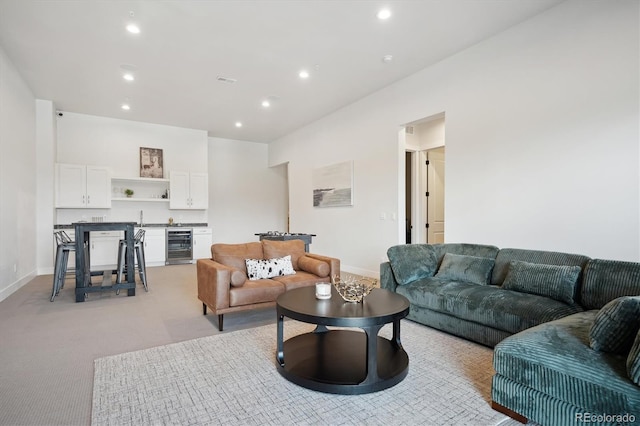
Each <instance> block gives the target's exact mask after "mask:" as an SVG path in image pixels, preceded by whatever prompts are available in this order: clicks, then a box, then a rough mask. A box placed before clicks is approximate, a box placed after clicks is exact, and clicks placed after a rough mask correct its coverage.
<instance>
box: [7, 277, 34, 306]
mask: <svg viewBox="0 0 640 426" xmlns="http://www.w3.org/2000/svg"><path fill="white" fill-rule="evenodd" d="M35 277H36V273H35V271H31V272H30V273H29V274H27V275H25V276H24V277H22V278H20V279H19V280H18V281H15V282H13V283H11V284H9V286H7V288H5V289H2V290H0V302H2V301H3V300H4V299H6V298H7V297H9V296H11V295H12V294H13V293H15V292H16V291H18V290H19V289H20V288H21V287H22V286H23V285H25V284H26V283H28V282H29V281H31V280H32V279H34V278H35Z"/></svg>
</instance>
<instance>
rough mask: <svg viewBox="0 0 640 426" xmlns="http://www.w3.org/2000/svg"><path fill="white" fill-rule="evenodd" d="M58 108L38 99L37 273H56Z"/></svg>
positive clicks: (36, 123) (36, 121)
mask: <svg viewBox="0 0 640 426" xmlns="http://www.w3.org/2000/svg"><path fill="white" fill-rule="evenodd" d="M55 116H56V111H55V105H54V104H53V102H51V101H46V100H42V99H37V100H36V120H35V126H36V147H37V149H36V170H38V173H36V182H37V183H36V186H37V189H36V194H37V196H36V206H37V208H36V223H37V225H36V244H37V258H36V264H37V273H38V275H42V274H52V273H53V262H54V260H53V258H54V253H53V251H52V244H53V239H54V238H53V233H52V230H53V225H54V223H55V219H56V211H55V208H54V207H53V206H54V205H55V204H54V190H55V183H54V176H55V168H54V162H55V157H56V118H55Z"/></svg>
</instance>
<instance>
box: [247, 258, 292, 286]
mask: <svg viewBox="0 0 640 426" xmlns="http://www.w3.org/2000/svg"><path fill="white" fill-rule="evenodd" d="M245 262H246V264H247V276H248V277H249V280H250V281H255V280H262V279H267V278H273V277H278V276H282V275H294V274H295V273H296V271H294V270H293V265H292V264H291V256H290V255H288V256H285V257H277V258H274V259H247V260H245Z"/></svg>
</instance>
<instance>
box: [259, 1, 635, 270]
mask: <svg viewBox="0 0 640 426" xmlns="http://www.w3.org/2000/svg"><path fill="white" fill-rule="evenodd" d="M638 9H639V3H638V2H635V1H620V2H608V1H591V2H581V1H577V0H576V1H568V2H565V3H562V4H561V5H559V6H557V7H555V8H553V9H550V10H548V11H547V12H544V13H543V14H541V15H538V16H537V17H534V18H533V19H531V20H529V21H526V22H524V23H522V24H520V25H517V26H515V27H513V28H511V29H509V30H507V31H505V32H503V33H501V34H498V35H496V36H495V37H493V38H491V39H488V40H486V41H484V42H482V43H479V44H478V45H476V46H473V47H472V48H469V49H467V50H465V51H463V52H460V53H459V54H458V55H455V56H453V57H451V58H448V59H446V60H444V61H442V62H440V63H438V64H436V65H434V66H432V67H429V68H427V69H425V70H423V71H421V72H419V73H416V74H414V75H412V76H410V77H409V78H406V79H404V80H402V81H400V82H398V83H396V84H394V85H391V86H389V87H387V88H385V89H383V90H381V91H379V92H377V93H374V94H372V95H370V96H368V97H366V98H363V99H361V100H360V101H358V102H356V103H354V104H352V105H350V106H348V107H346V108H344V109H342V110H339V111H337V112H336V113H334V114H331V115H329V116H327V117H325V118H323V119H321V120H319V121H316V122H314V123H312V124H311V125H309V126H306V127H305V128H302V129H300V130H298V131H296V132H294V133H292V134H290V135H287V136H285V137H283V138H281V139H279V140H277V141H275V142H272V143H271V144H270V150H269V156H270V158H269V162H270V164H280V163H283V162H286V161H288V162H289V183H290V214H291V218H290V220H291V224H292V228H298V229H301V230H304V231H312V232H315V233H317V234H318V237H317V238H316V240H317V243H316V242H315V241H314V246H313V251H315V252H318V253H323V254H329V255H334V256H337V257H340V258H341V260H342V264H343V265H344V269H346V270H352V271H355V272H358V273H362V272H365V271H368V272H369V273H372V274H375V273H377V272H378V270H379V263H380V261H381V260H383V259H385V258H386V255H385V254H386V250H387V248H388V247H390V246H391V245H394V244H398V243H399V242H400V241H401V237H402V234H401V233H400V232H398V230H399V227H398V225H397V223H394V221H393V220H389V217H390V214H392V213H393V212H398V215H400V214H401V211H402V205H403V204H402V203H403V201H404V196H403V194H402V193H401V192H402V191H401V188H399V186H400V187H401V185H398V179H399V178H402V177H403V176H404V171H403V170H402V164H403V161H400V159H399V156H400V155H403V154H404V146H402V147H398V130H399V128H400V127H401V126H403V125H404V124H405V123H412V122H415V121H417V120H419V119H422V118H424V117H429V116H432V115H435V114H438V113H442V112H445V114H446V132H447V136H446V138H447V141H446V146H447V168H446V182H447V186H446V207H445V210H446V211H445V216H446V230H445V233H446V238H447V241H448V242H478V243H488V244H495V245H497V246H499V247H519V248H531V249H546V250H557V251H567V252H576V253H582V254H586V255H588V256H591V257H602V258H613V259H621V260H635V261H638V260H640V220H639V218H640V212H639V206H640V195H639V194H640V177H639V170H640V153H639V149H638V140H639V123H638V120H639V112H640V111H639V96H638V94H639V78H638V76H639V71H640V70H639V32H638V28H639V27H640V25H639V17H640V13H639V10H638ZM346 160H353V161H354V164H355V188H354V190H355V196H354V198H355V205H354V206H353V207H351V208H334V209H314V208H313V207H312V201H311V170H312V169H313V168H315V167H319V166H322V165H326V164H331V163H336V162H341V161H346ZM382 212H384V213H386V217H387V219H386V220H380V213H382ZM391 218H393V216H391ZM397 220H404V218H403V217H400V216H398V217H397Z"/></svg>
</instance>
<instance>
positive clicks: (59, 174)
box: [56, 164, 111, 209]
mask: <svg viewBox="0 0 640 426" xmlns="http://www.w3.org/2000/svg"><path fill="white" fill-rule="evenodd" d="M56 208H91V209H103V208H111V177H110V173H109V169H108V168H106V167H99V166H83V165H78V164H56Z"/></svg>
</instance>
